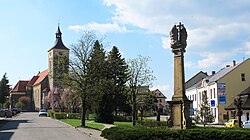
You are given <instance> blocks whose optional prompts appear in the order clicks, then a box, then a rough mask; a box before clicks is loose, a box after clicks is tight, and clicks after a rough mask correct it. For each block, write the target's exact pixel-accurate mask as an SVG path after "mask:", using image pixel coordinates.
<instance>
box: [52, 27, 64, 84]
mask: <svg viewBox="0 0 250 140" xmlns="http://www.w3.org/2000/svg"><path fill="white" fill-rule="evenodd" d="M68 69H69V49H68V48H67V47H66V46H65V45H64V44H63V41H62V32H61V31H60V27H59V25H58V28H57V32H56V41H55V45H54V47H52V48H51V49H49V50H48V71H49V75H48V76H49V87H50V89H53V88H54V87H61V85H62V83H61V79H62V78H63V76H65V74H67V73H68Z"/></svg>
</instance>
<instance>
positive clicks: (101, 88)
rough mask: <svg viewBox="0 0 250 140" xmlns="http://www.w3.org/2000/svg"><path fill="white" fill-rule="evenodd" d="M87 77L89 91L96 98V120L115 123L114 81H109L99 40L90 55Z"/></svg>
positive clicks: (106, 65) (106, 64)
mask: <svg viewBox="0 0 250 140" xmlns="http://www.w3.org/2000/svg"><path fill="white" fill-rule="evenodd" d="M87 76H88V83H89V89H90V92H91V93H93V97H94V98H93V100H94V106H93V107H94V110H95V114H96V117H95V120H96V121H97V122H102V123H113V114H112V112H113V101H114V100H113V95H112V92H110V91H111V86H110V85H112V83H113V79H109V75H108V63H107V61H106V56H105V51H104V49H103V47H102V45H101V44H100V43H99V41H98V40H97V41H96V42H95V44H94V48H93V51H92V53H91V54H90V59H89V61H88V65H87ZM112 86H113V85H112Z"/></svg>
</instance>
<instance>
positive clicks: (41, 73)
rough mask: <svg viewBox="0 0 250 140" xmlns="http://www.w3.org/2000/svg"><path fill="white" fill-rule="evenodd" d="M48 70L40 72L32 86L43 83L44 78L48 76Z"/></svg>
mask: <svg viewBox="0 0 250 140" xmlns="http://www.w3.org/2000/svg"><path fill="white" fill-rule="evenodd" d="M48 74H49V73H48V70H45V71H42V72H40V73H39V74H38V75H37V76H38V78H37V80H36V82H35V83H34V84H33V86H34V85H37V84H40V83H41V82H42V81H43V79H44V78H45V77H46V76H48Z"/></svg>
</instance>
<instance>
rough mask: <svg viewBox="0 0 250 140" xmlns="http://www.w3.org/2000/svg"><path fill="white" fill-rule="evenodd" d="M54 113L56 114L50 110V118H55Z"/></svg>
mask: <svg viewBox="0 0 250 140" xmlns="http://www.w3.org/2000/svg"><path fill="white" fill-rule="evenodd" d="M54 113H55V111H54V110H48V116H49V117H51V118H54Z"/></svg>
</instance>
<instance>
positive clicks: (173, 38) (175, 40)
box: [170, 23, 187, 54]
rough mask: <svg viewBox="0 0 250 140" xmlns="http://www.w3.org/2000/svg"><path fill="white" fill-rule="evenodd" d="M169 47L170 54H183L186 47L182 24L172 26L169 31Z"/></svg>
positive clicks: (184, 29)
mask: <svg viewBox="0 0 250 140" xmlns="http://www.w3.org/2000/svg"><path fill="white" fill-rule="evenodd" d="M170 46H171V48H172V52H173V53H175V54H176V52H177V51H178V52H179V51H183V52H185V48H186V46H187V31H186V28H185V27H184V25H183V24H181V23H179V24H178V25H174V26H173V27H172V29H171V31H170Z"/></svg>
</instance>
